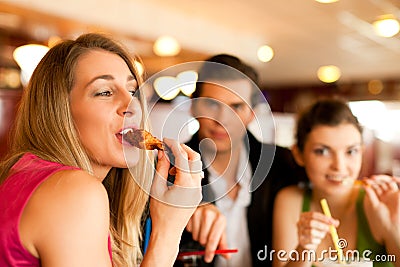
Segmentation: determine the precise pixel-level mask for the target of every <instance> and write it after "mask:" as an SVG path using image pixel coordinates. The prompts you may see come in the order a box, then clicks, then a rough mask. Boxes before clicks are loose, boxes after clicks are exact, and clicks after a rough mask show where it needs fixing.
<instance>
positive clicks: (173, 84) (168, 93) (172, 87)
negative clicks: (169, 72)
mask: <svg viewBox="0 0 400 267" xmlns="http://www.w3.org/2000/svg"><path fill="white" fill-rule="evenodd" d="M154 90H155V91H156V93H157V94H158V95H159V96H160V97H161V98H162V99H164V100H172V99H174V98H175V97H176V96H177V95H178V94H179V92H180V89H179V85H178V82H177V79H176V78H175V77H172V76H162V77H158V78H157V79H156V80H155V81H154Z"/></svg>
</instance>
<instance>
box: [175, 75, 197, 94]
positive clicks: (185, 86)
mask: <svg viewBox="0 0 400 267" xmlns="http://www.w3.org/2000/svg"><path fill="white" fill-rule="evenodd" d="M176 78H177V79H178V81H179V83H180V88H181V92H182V93H183V94H184V95H186V96H190V95H191V94H193V92H194V91H195V90H196V81H197V78H198V74H197V72H196V71H193V70H187V71H183V72H181V73H179V74H178V75H177V76H176Z"/></svg>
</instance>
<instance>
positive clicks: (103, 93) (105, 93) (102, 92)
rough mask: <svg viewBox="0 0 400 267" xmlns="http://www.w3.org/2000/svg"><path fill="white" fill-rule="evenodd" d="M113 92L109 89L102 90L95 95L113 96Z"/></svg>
mask: <svg viewBox="0 0 400 267" xmlns="http://www.w3.org/2000/svg"><path fill="white" fill-rule="evenodd" d="M111 95H112V92H111V91H109V90H107V91H101V92H98V93H96V94H95V96H111Z"/></svg>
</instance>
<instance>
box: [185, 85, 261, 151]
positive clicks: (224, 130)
mask: <svg viewBox="0 0 400 267" xmlns="http://www.w3.org/2000/svg"><path fill="white" fill-rule="evenodd" d="M251 87H252V84H251V82H250V81H249V80H246V79H240V80H231V81H213V82H208V83H204V84H203V85H202V88H201V93H200V97H199V98H197V99H194V100H193V104H192V114H193V116H194V117H195V118H196V119H197V120H198V121H199V123H200V129H199V137H200V139H201V140H203V139H205V138H209V139H211V140H210V141H212V143H214V145H211V144H210V142H205V143H208V144H209V146H208V147H206V148H208V149H216V152H217V153H224V152H228V153H230V152H231V150H232V149H233V148H234V147H235V146H237V145H238V144H240V143H241V142H242V139H243V137H244V136H245V134H246V127H247V125H248V124H249V123H250V122H251V120H252V119H253V117H254V115H253V111H252V109H251V106H250V99H251Z"/></svg>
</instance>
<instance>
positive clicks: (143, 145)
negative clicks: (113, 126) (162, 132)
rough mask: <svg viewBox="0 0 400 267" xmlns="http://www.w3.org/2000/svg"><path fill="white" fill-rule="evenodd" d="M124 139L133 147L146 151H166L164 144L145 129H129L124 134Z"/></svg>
mask: <svg viewBox="0 0 400 267" xmlns="http://www.w3.org/2000/svg"><path fill="white" fill-rule="evenodd" d="M122 136H123V139H124V140H125V141H127V142H128V143H129V144H131V145H132V146H135V147H137V148H140V149H146V150H154V149H157V150H165V146H164V143H163V142H162V141H161V140H159V139H158V138H156V137H154V136H153V135H152V134H151V133H149V132H148V131H146V130H143V129H127V130H126V131H124V132H123V133H122Z"/></svg>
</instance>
